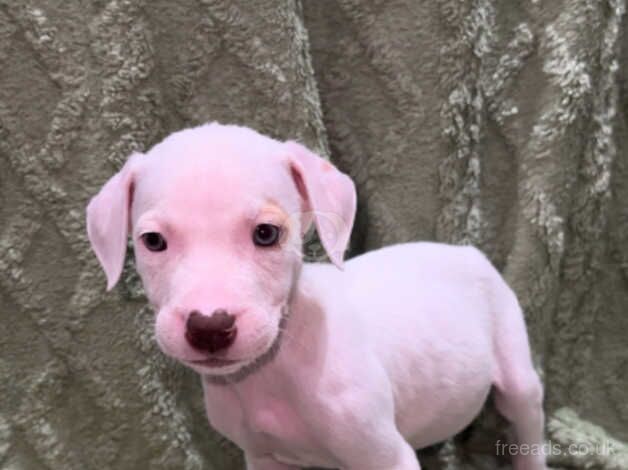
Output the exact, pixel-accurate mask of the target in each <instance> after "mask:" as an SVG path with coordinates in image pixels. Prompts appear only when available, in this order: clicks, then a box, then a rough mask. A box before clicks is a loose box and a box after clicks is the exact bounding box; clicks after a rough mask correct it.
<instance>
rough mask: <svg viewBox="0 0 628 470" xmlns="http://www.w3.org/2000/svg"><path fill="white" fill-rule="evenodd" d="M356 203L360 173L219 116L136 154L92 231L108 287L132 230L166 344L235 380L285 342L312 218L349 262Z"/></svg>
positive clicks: (188, 360)
mask: <svg viewBox="0 0 628 470" xmlns="http://www.w3.org/2000/svg"><path fill="white" fill-rule="evenodd" d="M355 204H356V199H355V189H354V186H353V183H352V182H351V180H350V179H349V178H348V177H347V176H346V175H344V174H342V173H340V172H339V171H338V170H337V169H336V168H335V167H333V166H332V165H330V164H329V163H328V162H326V161H325V160H323V159H321V158H320V157H318V156H316V155H315V154H313V153H312V152H310V151H309V150H307V149H306V148H305V147H303V146H301V145H300V144H297V143H294V142H285V143H283V142H278V141H276V140H273V139H270V138H268V137H265V136H262V135H260V134H258V133H256V132H254V131H252V130H250V129H246V128H242V127H236V126H222V125H219V124H215V123H214V124H208V125H205V126H201V127H197V128H194V129H188V130H184V131H181V132H177V133H175V134H172V135H171V136H169V137H168V138H166V139H165V140H164V141H163V142H161V143H160V144H158V145H156V146H155V147H154V148H152V149H151V150H150V151H149V152H148V153H147V154H134V155H132V156H131V157H130V158H129V159H128V161H127V163H126V164H125V166H124V167H123V168H122V170H121V171H120V172H119V173H117V174H116V175H114V176H113V177H112V178H111V179H110V180H109V181H108V182H107V183H106V184H105V186H104V187H103V188H102V189H101V191H100V192H99V193H98V194H97V195H96V196H95V197H94V198H93V199H92V200H91V202H90V203H89V206H88V207H87V229H88V235H89V239H90V242H91V244H92V248H93V249H94V251H95V253H96V255H97V257H98V260H99V261H100V263H101V265H102V267H103V270H104V271H105V274H106V276H107V287H108V289H111V288H112V287H113V286H114V285H115V284H116V282H117V281H118V278H119V277H120V273H121V271H122V266H123V262H124V255H125V248H126V240H127V236H128V235H129V234H130V235H131V236H132V239H133V244H134V247H135V258H136V264H137V269H138V272H139V274H140V276H141V278H142V281H143V284H144V288H145V291H146V294H147V296H148V299H149V301H150V302H151V304H152V305H153V306H154V307H155V309H156V312H157V316H156V324H155V334H156V338H157V341H158V343H159V345H160V347H161V349H162V350H163V351H164V352H165V353H166V354H168V355H170V356H172V357H174V358H176V359H178V360H180V361H182V362H184V363H185V364H187V365H188V366H190V367H192V368H194V369H195V370H197V371H199V372H201V373H203V374H210V375H224V374H232V373H235V372H237V371H238V370H240V369H242V368H244V367H246V366H248V365H249V364H251V363H253V362H255V361H256V360H257V359H258V358H260V357H262V356H264V354H266V353H267V352H268V351H270V350H271V349H272V348H273V345H275V344H276V341H277V339H278V337H279V333H280V328H281V324H282V316H283V315H284V314H285V313H284V312H285V311H286V306H287V304H288V302H289V300H290V296H291V292H292V290H293V287H294V285H295V283H296V281H297V279H298V276H299V271H300V267H301V245H302V236H303V234H304V233H305V232H306V231H307V229H308V227H309V225H310V223H311V222H312V221H313V222H314V223H315V224H316V227H317V230H318V232H319V237H320V238H321V242H322V243H323V246H324V248H325V250H326V251H327V253H328V255H329V257H330V259H331V260H332V262H333V263H334V264H336V265H337V266H338V267H341V265H342V258H343V253H344V251H345V249H346V247H347V243H348V240H349V235H350V231H351V226H352V224H353V218H354V215H355Z"/></svg>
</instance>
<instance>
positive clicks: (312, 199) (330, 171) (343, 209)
mask: <svg viewBox="0 0 628 470" xmlns="http://www.w3.org/2000/svg"><path fill="white" fill-rule="evenodd" d="M284 145H285V148H286V151H287V153H288V158H289V160H290V169H291V171H292V177H293V179H294V182H295V185H296V187H297V190H298V191H299V194H300V195H301V197H302V199H303V202H304V210H305V212H306V213H305V214H304V215H305V216H306V217H304V219H306V220H311V218H313V219H314V223H315V224H316V230H317V232H318V236H319V237H320V239H321V242H322V244H323V247H324V248H325V251H326V252H327V255H328V256H329V258H330V259H331V261H332V263H334V264H335V265H336V266H337V267H338V268H340V269H342V265H343V257H344V252H345V251H346V249H347V246H348V244H349V238H350V236H351V229H352V227H353V221H354V219H355V210H356V192H355V186H354V184H353V181H352V180H351V178H349V177H348V176H347V175H345V174H344V173H342V172H340V171H339V170H338V169H337V168H336V167H335V166H333V165H332V164H331V163H329V162H328V161H326V160H324V159H322V158H321V157H319V156H318V155H316V154H315V153H313V152H311V151H310V150H308V149H307V148H305V147H304V146H303V145H301V144H299V143H297V142H286V143H285V144H284Z"/></svg>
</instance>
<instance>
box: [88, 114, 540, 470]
mask: <svg viewBox="0 0 628 470" xmlns="http://www.w3.org/2000/svg"><path fill="white" fill-rule="evenodd" d="M355 210H356V194H355V188H354V185H353V183H352V181H351V179H350V178H349V177H348V176H346V175H345V174H343V173H341V172H340V171H338V170H337V169H336V168H335V167H334V166H332V165H331V164H330V163H328V162H327V161H325V160H323V159H322V158H320V157H318V156H317V155H315V154H313V153H312V152H310V151H309V150H308V149H306V148H305V147H303V146H302V145H300V144H298V143H295V142H279V141H276V140H273V139H271V138H269V137H265V136H263V135H260V134H258V133H257V132H255V131H253V130H251V129H247V128H244V127H237V126H224V125H220V124H217V123H212V124H207V125H204V126H200V127H196V128H193V129H187V130H183V131H180V132H176V133H174V134H172V135H171V136H169V137H168V138H166V139H165V140H164V141H163V142H161V143H159V144H158V145H156V146H155V147H153V148H152V149H151V150H150V151H149V152H148V153H147V154H139V153H136V154H134V155H132V156H131V157H130V158H129V159H128V161H127V163H126V164H125V166H124V167H123V168H122V170H121V171H120V172H119V173H118V174H116V175H114V176H113V177H112V178H111V179H110V180H109V181H108V182H107V183H106V184H105V186H104V187H103V188H102V190H101V191H100V192H99V193H98V195H96V196H95V197H94V198H93V199H92V200H91V202H90V203H89V206H88V207H87V230H88V235H89V239H90V242H91V244H92V247H93V249H94V251H95V253H96V256H97V257H98V260H99V261H100V263H101V265H102V267H103V269H104V271H105V274H106V277H107V287H108V289H111V288H112V287H113V286H114V285H115V284H116V282H117V281H118V278H119V277H120V273H121V271H122V266H123V261H124V256H125V249H126V243H127V236H128V235H129V234H130V235H131V236H132V238H133V243H134V247H135V257H136V263H137V269H138V272H139V274H140V276H141V278H142V281H143V284H144V287H145V290H146V295H147V296H148V299H149V301H150V303H151V304H152V305H153V306H154V308H155V310H156V320H155V336H156V339H157V342H158V343H159V346H160V348H161V349H162V350H163V352H164V353H165V354H167V355H169V356H172V357H173V358H175V359H177V360H179V361H181V362H182V363H183V364H185V365H186V366H188V367H191V368H192V369H194V370H195V371H197V372H198V373H199V374H200V375H201V378H202V383H203V388H204V397H205V404H206V408H207V415H208V418H209V421H210V423H211V425H212V426H213V427H214V428H215V429H217V430H218V431H219V432H221V433H222V434H224V435H225V436H226V437H228V438H229V439H231V440H232V441H234V442H235V443H237V444H238V445H239V446H240V447H241V448H242V449H243V451H244V453H245V458H246V463H247V468H248V470H292V469H297V468H301V467H306V466H307V467H310V466H317V467H326V468H340V469H345V470H383V469H390V470H418V469H420V464H419V462H418V461H417V458H416V455H415V452H414V449H416V448H420V447H424V446H428V445H430V444H433V443H436V442H439V441H442V440H444V439H447V438H448V437H450V436H452V435H453V434H455V433H457V432H459V431H460V430H462V429H463V428H465V427H466V426H467V425H468V424H469V423H470V422H471V421H472V420H473V419H474V417H475V416H476V415H477V414H478V413H479V411H480V409H481V408H482V406H483V404H484V402H485V400H486V398H487V396H488V394H489V391H490V390H491V389H493V390H494V394H495V402H496V406H497V409H498V410H499V411H500V412H501V413H502V414H503V415H504V416H505V417H506V418H507V419H508V420H509V421H510V422H511V423H512V425H513V427H514V434H515V436H516V439H517V443H518V444H526V445H528V446H538V447H539V448H541V446H542V443H543V410H542V387H541V384H540V381H539V378H538V376H537V374H536V372H535V370H534V368H533V365H532V361H531V357H530V348H529V344H528V337H527V333H526V328H525V323H524V319H523V316H522V312H521V309H520V307H519V304H518V302H517V299H516V297H515V295H514V294H513V292H512V291H511V289H510V288H509V287H508V286H507V285H506V283H505V282H504V280H503V279H502V277H501V276H500V275H499V273H498V272H497V271H496V270H495V268H494V267H493V266H492V265H491V264H490V262H489V261H488V260H487V259H486V258H485V257H484V256H483V255H482V254H481V253H480V252H479V251H478V250H476V249H474V248H472V247H455V246H449V245H444V244H438V243H408V244H401V245H396V246H391V247H387V248H383V249H380V250H377V251H373V252H371V253H368V254H365V255H362V256H359V257H356V258H354V259H352V260H350V261H348V262H346V263H344V264H343V253H344V251H345V249H346V247H347V243H348V240H349V235H350V232H351V227H352V224H353V219H354V215H355ZM312 222H313V223H314V224H315V225H316V229H317V231H318V233H319V237H320V239H321V242H322V244H323V247H324V248H325V250H326V252H327V254H328V255H329V258H330V259H331V262H332V263H333V264H329V263H305V264H304V263H303V262H302V254H301V245H302V238H303V235H304V234H305V233H306V231H307V230H308V228H309V226H310V224H311V223H312ZM531 448H533V447H531ZM514 466H515V468H516V469H518V470H524V469H525V470H541V469H544V468H545V463H544V457H543V456H542V455H540V453H539V452H521V453H518V454H517V455H515V456H514Z"/></svg>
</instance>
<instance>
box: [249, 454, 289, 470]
mask: <svg viewBox="0 0 628 470" xmlns="http://www.w3.org/2000/svg"><path fill="white" fill-rule="evenodd" d="M244 459H245V460H246V470H299V467H293V466H291V465H286V464H283V463H280V462H278V461H277V460H275V459H273V458H272V457H269V456H263V457H255V456H253V455H251V454H249V453H246V452H245V454H244Z"/></svg>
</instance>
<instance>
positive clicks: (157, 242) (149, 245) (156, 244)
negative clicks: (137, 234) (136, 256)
mask: <svg viewBox="0 0 628 470" xmlns="http://www.w3.org/2000/svg"><path fill="white" fill-rule="evenodd" d="M142 241H143V242H144V246H145V247H146V249H147V250H149V251H164V250H165V249H166V248H168V244H167V243H166V239H165V238H164V237H163V236H162V235H161V233H157V232H147V233H144V234H142Z"/></svg>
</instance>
